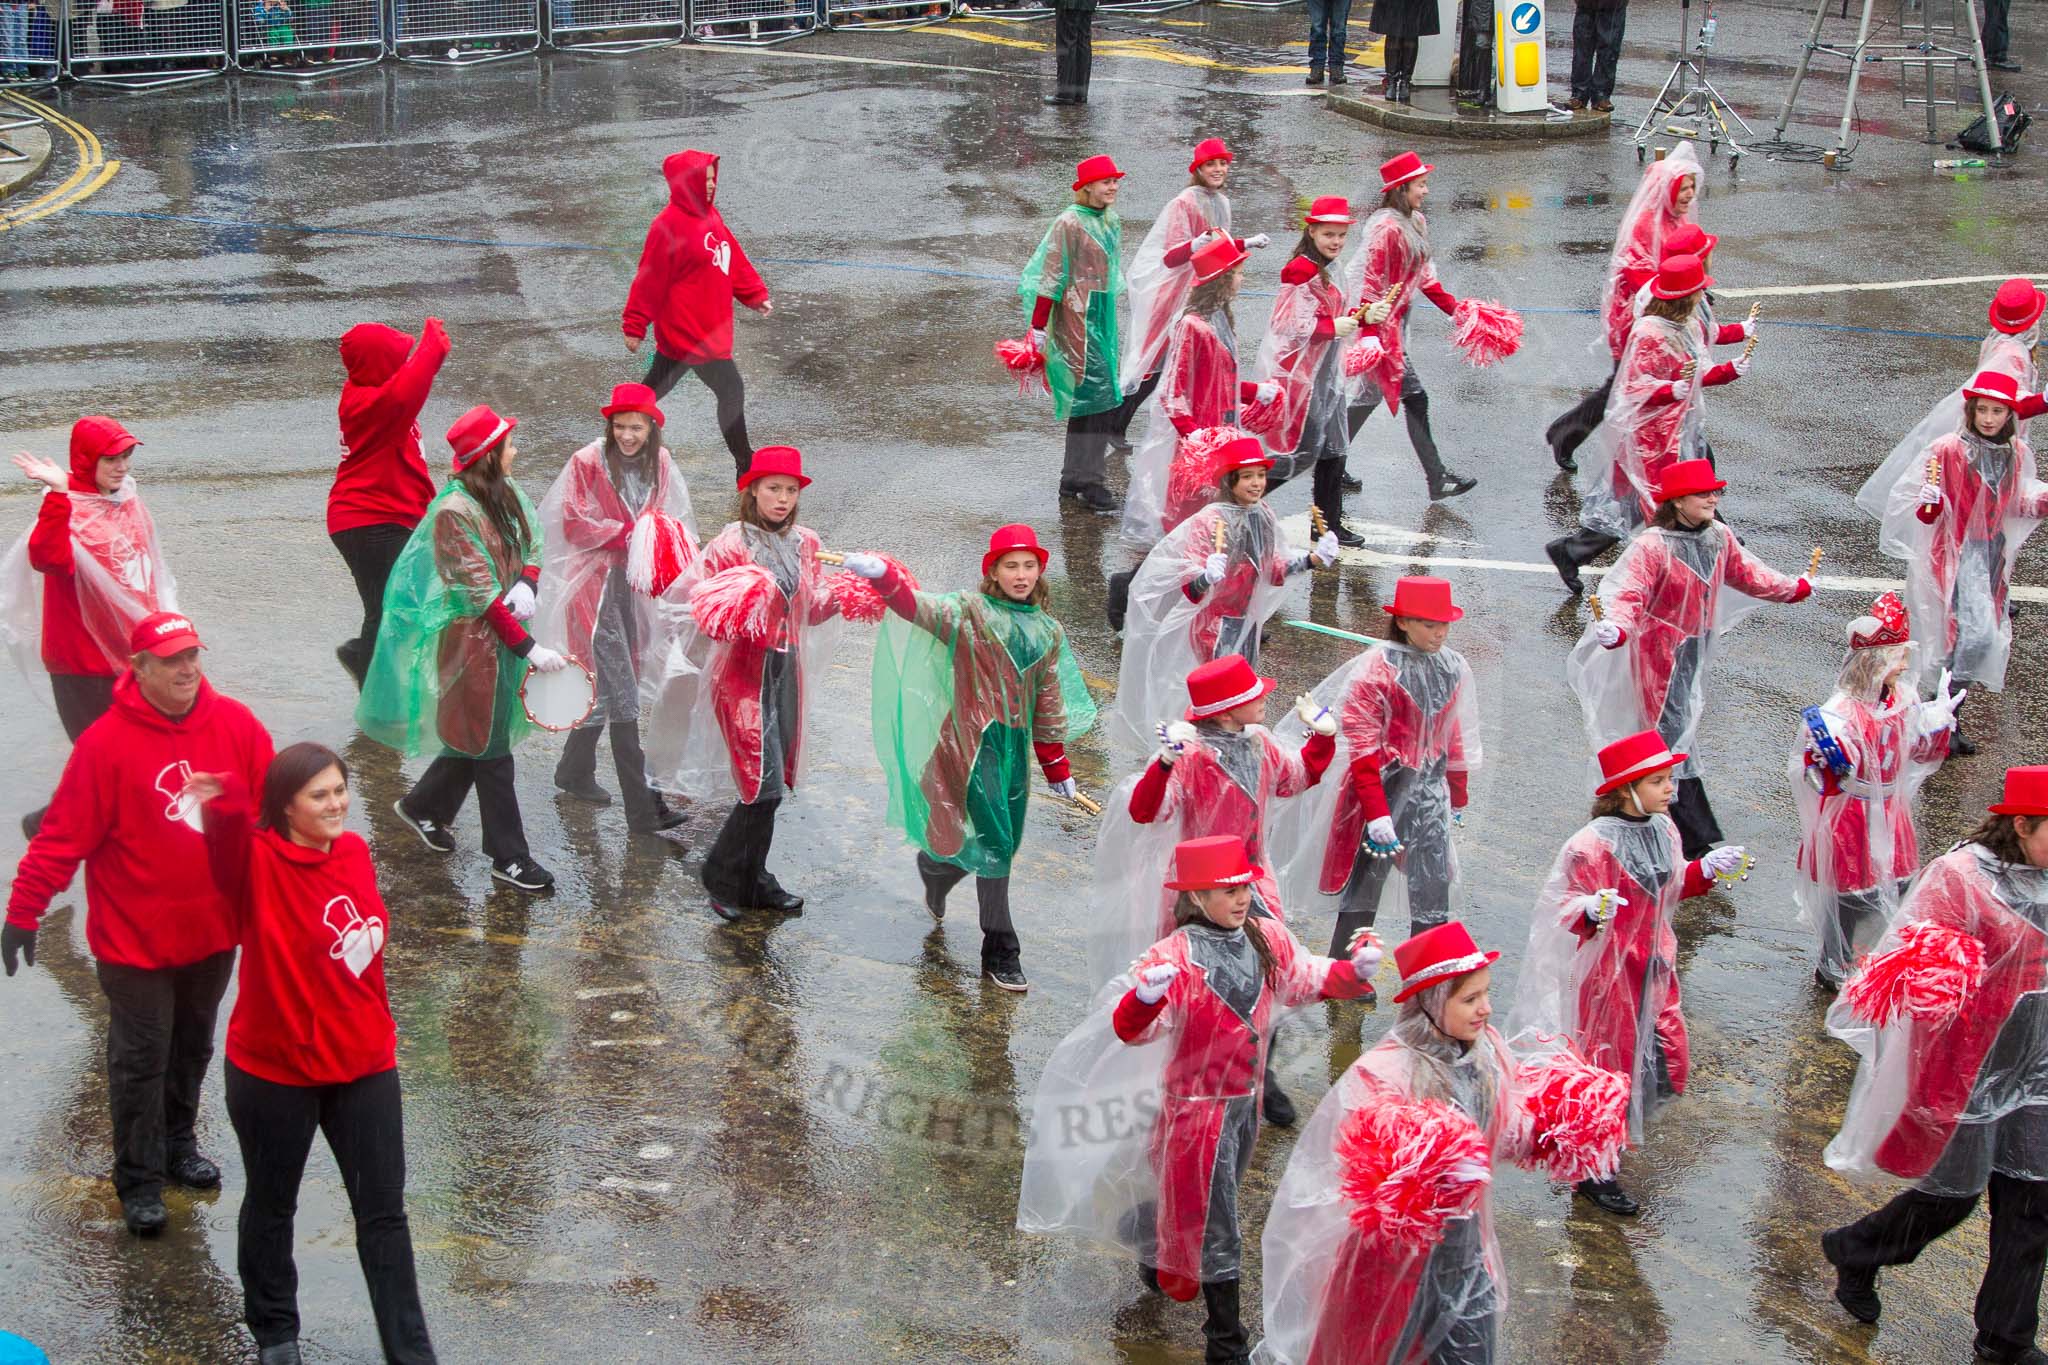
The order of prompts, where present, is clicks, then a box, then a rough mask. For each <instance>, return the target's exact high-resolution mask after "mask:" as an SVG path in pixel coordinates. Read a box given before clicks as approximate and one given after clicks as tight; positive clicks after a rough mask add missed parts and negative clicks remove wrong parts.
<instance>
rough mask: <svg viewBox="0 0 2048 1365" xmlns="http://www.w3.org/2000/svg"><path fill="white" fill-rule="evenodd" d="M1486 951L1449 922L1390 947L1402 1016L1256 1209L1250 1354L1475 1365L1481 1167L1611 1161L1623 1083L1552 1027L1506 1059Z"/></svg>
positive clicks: (1496, 1297)
mask: <svg viewBox="0 0 2048 1365" xmlns="http://www.w3.org/2000/svg"><path fill="white" fill-rule="evenodd" d="M1499 957H1500V954H1499V953H1497V952H1481V951H1480V949H1479V946H1478V945H1477V944H1476V943H1474V942H1473V941H1472V935H1471V934H1470V932H1468V931H1467V930H1466V928H1465V926H1464V925H1463V924H1462V923H1460V922H1458V921H1457V920H1451V921H1449V922H1447V923H1444V924H1440V925H1438V926H1436V927H1435V928H1433V929H1428V930H1425V931H1424V932H1422V933H1420V934H1417V935H1416V936H1415V937H1413V938H1411V939H1409V940H1408V941H1407V942H1405V943H1403V944H1402V945H1401V946H1400V947H1398V948H1396V949H1395V950H1394V962H1395V965H1396V966H1398V967H1399V968H1400V970H1401V989H1400V992H1399V993H1398V994H1396V995H1395V996H1394V999H1395V1001H1396V1002H1397V1003H1398V1004H1399V1005H1400V1007H1401V1010H1400V1016H1399V1018H1398V1019H1397V1020H1396V1021H1395V1024H1394V1027H1393V1028H1392V1029H1391V1030H1389V1031H1388V1033H1387V1036H1386V1037H1385V1038H1383V1039H1381V1040H1380V1042H1379V1044H1378V1045H1377V1046H1376V1047H1374V1048H1373V1049H1372V1050H1371V1051H1369V1052H1367V1053H1366V1054H1365V1055H1364V1056H1362V1057H1360V1058H1359V1059H1358V1060H1357V1061H1356V1062H1354V1063H1352V1065H1351V1068H1350V1069H1349V1070H1348V1071H1346V1072H1345V1073H1344V1075H1343V1076H1342V1077H1341V1078H1340V1079H1339V1080H1338V1082H1337V1084H1336V1085H1334V1086H1332V1087H1331V1089H1330V1093H1329V1094H1328V1095H1326V1096H1324V1097H1323V1102H1322V1103H1321V1104H1319V1105H1317V1106H1316V1112H1315V1115H1314V1116H1313V1117H1312V1118H1311V1119H1310V1120H1309V1122H1308V1127H1307V1128H1305V1129H1304V1130H1303V1131H1302V1135H1301V1140H1300V1141H1299V1142H1297V1143H1296V1144H1295V1146H1294V1151H1293V1153H1292V1154H1291V1155H1290V1156H1289V1158H1288V1161H1287V1171H1286V1174H1285V1175H1283V1176H1282V1177H1281V1178H1280V1188H1279V1190H1278V1192H1277V1193H1276V1194H1275V1195H1274V1197H1273V1208H1272V1212H1271V1213H1269V1214H1268V1215H1267V1217H1266V1230H1265V1235H1264V1238H1263V1239H1262V1243H1261V1245H1262V1247H1263V1249H1264V1252H1265V1270H1264V1290H1265V1294H1264V1297H1265V1322H1266V1337H1265V1339H1264V1340H1263V1341H1261V1342H1260V1343H1259V1348H1258V1350H1257V1351H1256V1352H1254V1353H1253V1357H1252V1358H1253V1359H1254V1360H1256V1361H1258V1362H1260V1363H1261V1365H1409V1362H1416V1361H1429V1362H1432V1365H1490V1362H1491V1361H1492V1360H1493V1359H1494V1354H1495V1349H1496V1344H1497V1342H1498V1338H1499V1332H1500V1320H1501V1317H1502V1315H1503V1314H1504V1313H1505V1312H1506V1310H1507V1304H1508V1295H1507V1287H1506V1284H1505V1282H1504V1280H1503V1276H1502V1263H1501V1254H1500V1244H1499V1242H1498V1241H1497V1240H1496V1239H1495V1237H1494V1232H1493V1200H1492V1197H1491V1187H1492V1176H1493V1169H1494V1167H1495V1165H1496V1164H1497V1163H1499V1162H1500V1161H1503V1160H1506V1161H1512V1162H1514V1163H1515V1164H1517V1165H1520V1166H1527V1167H1531V1168H1533V1169H1537V1170H1540V1171H1542V1172H1543V1173H1544V1174H1546V1175H1548V1176H1549V1177H1550V1178H1551V1179H1553V1180H1562V1181H1572V1180H1578V1179H1582V1178H1585V1177H1587V1176H1589V1175H1594V1174H1597V1173H1600V1172H1604V1171H1611V1170H1612V1169H1613V1168H1614V1165H1615V1163H1616V1162H1617V1161H1619V1160H1620V1156H1621V1148H1622V1143H1623V1140H1624V1138H1625V1136H1626V1133H1627V1126H1628V1116H1627V1110H1628V1092H1627V1083H1626V1082H1625V1081H1624V1080H1623V1079H1622V1078H1621V1077H1618V1076H1615V1075H1613V1074H1611V1073H1609V1072H1605V1071H1602V1070H1600V1069H1599V1068H1597V1067H1593V1066H1589V1065H1587V1063H1586V1062H1585V1061H1584V1060H1583V1059H1581V1058H1580V1057H1579V1056H1578V1055H1577V1054H1576V1053H1574V1052H1573V1051H1572V1050H1571V1048H1569V1047H1568V1046H1566V1045H1565V1044H1563V1043H1562V1042H1561V1041H1560V1040H1558V1039H1555V1038H1540V1037H1531V1038H1528V1039H1526V1040H1525V1039H1520V1038H1518V1039H1517V1040H1516V1044H1517V1050H1518V1051H1522V1053H1523V1055H1522V1056H1521V1058H1520V1059H1519V1063H1518V1059H1517V1057H1516V1056H1515V1055H1514V1054H1513V1053H1511V1052H1510V1050H1509V1047H1508V1045H1507V1044H1506V1043H1505V1042H1503V1041H1502V1040H1501V1036H1500V1034H1499V1033H1497V1032H1496V1031H1495V1030H1494V1028H1493V1026H1492V1024H1491V1022H1490V1020H1491V1019H1492V1015H1493V1004H1492V1000H1491V996H1490V990H1491V986H1492V975H1493V968H1492V964H1493V963H1494V962H1495V961H1497V960H1498V959H1499ZM1525 1043H1526V1050H1524V1048H1523V1045H1524V1044H1525Z"/></svg>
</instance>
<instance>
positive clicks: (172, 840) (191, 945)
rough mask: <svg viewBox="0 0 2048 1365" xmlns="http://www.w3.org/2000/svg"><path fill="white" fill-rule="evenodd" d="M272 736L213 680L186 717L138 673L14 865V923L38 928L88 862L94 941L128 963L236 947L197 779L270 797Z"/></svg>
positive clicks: (78, 755) (94, 732) (77, 748)
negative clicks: (210, 854) (210, 866)
mask: <svg viewBox="0 0 2048 1365" xmlns="http://www.w3.org/2000/svg"><path fill="white" fill-rule="evenodd" d="M270 759H271V744H270V733H269V732H268V731H267V730H265V729H264V728H263V725H262V722H260V721H258V720H257V719H256V717H255V716H254V715H253V714H252V713H251V712H250V710H249V708H248V707H246V706H244V705H242V703H240V702H238V701H235V700H234V699H232V698H230V697H224V696H222V695H221V694H220V693H218V692H216V691H214V690H213V685H212V684H211V683H208V682H204V681H202V682H201V683H200V684H199V695H198V697H197V698H196V699H195V700H194V701H193V703H192V709H191V710H190V711H188V712H186V713H185V714H184V715H183V716H181V717H179V718H178V719H176V720H173V719H171V718H170V717H169V716H166V715H164V714H163V713H162V712H161V711H158V710H157V709H156V708H155V707H154V706H151V705H150V704H149V700H148V698H146V697H144V696H143V695H142V688H141V686H140V685H139V684H138V683H137V682H136V681H135V675H134V674H133V673H123V674H122V675H121V677H120V679H119V680H118V681H116V682H115V684H114V705H113V708H112V709H111V710H109V711H108V712H107V713H106V714H105V715H103V716H101V717H100V718H99V719H98V720H96V721H94V722H93V723H92V724H91V725H90V726H89V727H87V729H86V731H85V733H84V734H81V735H80V736H79V737H78V743H77V744H75V745H74V746H72V750H71V758H70V761H69V762H67V763H66V764H65V765H64V777H63V779H62V780H61V781H60V782H58V784H57V794H56V795H55V796H54V797H52V798H51V799H50V809H49V812H48V813H47V814H46V815H44V817H43V825H42V828H41V829H40V830H39V831H38V832H37V834H36V837H35V838H34V839H32V840H30V841H29V846H28V852H27V853H25V854H23V855H22V859H21V866H20V867H18V868H17V869H15V873H14V888H13V890H12V891H11V892H10V893H9V895H8V900H7V922H8V923H9V924H12V925H14V926H16V927H17V928H21V929H30V930H33V929H34V928H35V927H36V926H37V925H38V924H39V923H40V922H41V921H42V917H43V912H44V911H45V910H46V909H48V908H49V904H50V901H51V900H52V899H53V898H54V897H56V896H57V895H58V894H60V893H61V892H62V891H63V890H64V888H65V887H67V886H69V885H70V884H71V876H72V873H74V872H76V871H77V870H78V865H79V864H80V863H81V862H82V863H84V864H85V904H86V921H85V941H86V945H87V947H89V948H90V949H91V951H92V955H93V956H94V957H95V958H98V959H99V960H101V961H103V962H113V963H118V964H120V965H122V966H127V967H143V968H151V969H157V968H164V967H182V966H185V965H187V964H190V963H193V962H197V961H199V960H200V959H202V958H206V957H211V956H213V955H214V954H215V953H221V952H226V951H228V950H229V949H231V948H233V947H234V946H235V922H234V915H233V911H232V910H231V909H230V907H229V904H228V901H227V898H226V897H224V896H222V895H221V893H220V892H219V891H218V890H217V889H216V888H215V887H214V885H213V883H212V881H211V880H210V879H209V878H208V877H207V876H206V875H205V874H204V871H203V869H204V868H205V867H206V841H205V838H204V837H203V836H202V835H201V833H200V821H199V810H200V807H199V805H198V804H197V803H196V802H193V801H189V800H186V799H183V798H182V797H181V796H180V795H179V793H180V792H181V791H183V789H184V786H185V781H186V779H187V778H189V777H190V776H191V775H192V774H193V773H196V772H211V773H227V774H229V775H231V776H232V777H233V778H235V779H236V780H237V781H239V782H240V783H242V785H243V788H244V790H248V791H260V790H261V789H262V786H263V775H264V773H265V772H266V771H267V770H268V769H269V767H270Z"/></svg>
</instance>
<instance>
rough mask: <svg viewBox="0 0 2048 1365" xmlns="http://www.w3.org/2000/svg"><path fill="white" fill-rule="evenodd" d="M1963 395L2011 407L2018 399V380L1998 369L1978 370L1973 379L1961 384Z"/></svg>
mask: <svg viewBox="0 0 2048 1365" xmlns="http://www.w3.org/2000/svg"><path fill="white" fill-rule="evenodd" d="M1963 397H1965V398H1988V399H1990V400H1991V401H1992V402H1994V403H2003V404H2005V405H2006V406H2007V407H2013V406H2015V405H2016V404H2018V402H2019V401H2020V381H2019V380H2017V379H2015V378H2013V377H2012V376H2011V375H2009V374H2006V373H2004V372H2003V371H2000V370H1979V371H1978V372H1977V377H1976V378H1975V379H1972V380H1971V381H1970V382H1969V383H1967V384H1965V385H1963Z"/></svg>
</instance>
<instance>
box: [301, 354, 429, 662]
mask: <svg viewBox="0 0 2048 1365" xmlns="http://www.w3.org/2000/svg"><path fill="white" fill-rule="evenodd" d="M408 352H409V353H410V354H408ZM447 359H448V332H447V329H445V328H444V327H442V325H441V319H439V318H428V319H427V325H426V327H425V329H424V330H423V331H422V332H421V334H420V341H419V345H418V347H417V348H415V347H414V345H413V339H412V338H411V337H409V336H407V335H406V334H405V333H404V332H401V331H399V330H398V329H397V328H396V327H386V326H385V325H384V324H383V323H381V322H359V323H357V324H356V325H355V326H353V327H351V328H349V329H348V330H347V331H346V332H343V333H342V334H341V363H342V366H343V367H344V368H345V369H346V370H347V371H348V378H347V379H346V380H345V381H344V382H343V383H342V386H341V404H340V407H339V410H338V413H337V416H338V417H339V419H340V422H341V448H342V456H341V463H340V464H338V465H336V466H335V469H334V485H333V487H331V488H329V489H328V490H327V538H328V539H329V540H331V541H333V542H334V548H335V549H337V550H339V551H340V552H341V558H342V562H343V563H345V564H347V565H348V571H349V574H350V575H351V576H352V577H353V578H354V579H355V581H356V594H357V596H359V597H361V598H362V599H363V624H362V628H361V629H360V630H359V631H358V632H357V633H356V636H355V638H354V639H351V640H345V641H343V642H342V643H341V644H340V645H339V646H338V647H337V648H336V649H335V651H334V657H335V658H337V659H339V660H341V666H342V667H343V668H345V669H347V670H348V671H349V676H350V677H352V678H354V679H355V680H356V686H358V687H361V686H362V685H363V675H364V673H366V672H367V671H368V670H369V667H370V656H371V654H373V653H374V652H375V651H376V648H377V626H378V623H379V622H380V621H382V620H383V618H384V580H385V579H387V578H389V577H390V576H391V566H392V565H393V564H395V563H396V562H397V561H398V552H399V551H400V550H402V549H404V548H405V542H406V540H407V538H408V537H410V536H411V535H412V528H413V527H415V526H417V525H419V524H420V518H421V517H423V516H425V515H426V511H427V504H428V503H430V502H432V501H433V500H434V494H435V493H437V492H438V491H440V490H439V489H437V488H436V487H435V485H434V476H433V475H432V474H430V473H428V472H427V462H426V458H425V457H424V456H423V455H421V453H420V409H422V408H424V407H425V406H426V405H427V395H428V394H429V393H430V392H432V390H433V387H434V376H435V375H437V374H439V373H440V371H441V364H442V362H443V361H445V360H447Z"/></svg>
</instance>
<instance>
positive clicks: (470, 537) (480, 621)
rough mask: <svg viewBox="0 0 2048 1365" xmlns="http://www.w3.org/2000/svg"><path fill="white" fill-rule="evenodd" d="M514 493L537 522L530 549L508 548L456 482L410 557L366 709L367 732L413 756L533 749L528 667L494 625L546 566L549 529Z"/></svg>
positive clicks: (387, 602)
mask: <svg viewBox="0 0 2048 1365" xmlns="http://www.w3.org/2000/svg"><path fill="white" fill-rule="evenodd" d="M510 486H511V488H512V491H513V493H514V494H515V495H516V496H517V497H518V499H519V507H520V510H521V511H522V512H524V513H525V514H526V524H527V526H528V528H529V531H530V543H529V544H527V545H526V546H524V547H519V546H514V545H510V544H508V543H507V542H506V540H505V538H504V537H503V536H501V535H500V534H498V528H497V526H496V525H495V524H494V523H493V522H492V521H491V519H490V517H489V515H488V514H487V513H485V511H484V509H483V507H482V505H481V504H479V503H478V502H477V501H476V499H475V498H473V497H471V496H470V494H469V490H468V489H466V488H464V487H463V485H462V480H461V479H459V478H451V479H450V480H449V481H448V483H447V485H446V486H445V487H443V488H442V489H441V492H440V495H439V496H438V497H436V498H435V499H434V501H433V502H432V503H431V504H429V505H428V507H427V514H426V516H425V517H423V518H421V520H420V524H419V525H418V526H417V527H415V528H414V529H413V533H412V539H410V540H408V541H406V543H405V548H404V549H403V550H401V551H399V553H398V562H397V563H396V564H394V565H392V567H391V577H390V578H389V579H388V580H386V582H385V584H384V621H383V624H382V625H381V626H379V627H378V629H377V653H376V655H375V657H373V658H372V659H371V660H370V671H369V675H368V676H367V677H366V678H364V680H363V695H362V698H361V700H359V701H358V702H357V703H356V724H357V725H359V726H361V727H362V730H363V733H364V734H366V735H368V736H370V738H372V739H374V740H376V741H378V742H379V743H381V744H388V745H390V746H391V747H392V748H394V749H397V750H398V751H399V752H401V753H406V754H441V753H444V752H445V753H452V754H460V755H463V756H464V757H468V758H498V757H501V756H502V755H505V754H508V753H510V752H511V751H512V750H513V748H515V747H516V746H517V745H518V743H519V742H520V741H521V740H522V739H524V738H526V733H527V731H528V730H529V729H530V728H531V724H532V723H531V722H530V721H528V720H527V718H526V708H525V706H524V705H522V704H521V702H520V700H519V688H520V685H521V684H522V683H523V682H524V681H525V679H526V663H525V661H524V660H522V659H521V658H520V657H519V656H518V655H516V654H514V653H513V652H512V651H511V650H509V649H507V648H505V646H504V645H503V644H502V643H501V642H500V641H499V639H498V634H497V632H496V631H495V630H493V629H492V628H491V623H490V622H489V621H488V620H486V619H485V617H484V612H485V611H486V610H488V609H489V607H490V605H491V604H492V603H493V602H495V601H497V600H498V599H499V598H500V597H502V596H503V595H504V594H505V592H506V590H507V589H509V588H510V587H511V586H512V585H513V584H514V583H515V582H517V581H518V579H519V576H520V574H521V573H522V572H524V570H525V569H526V567H527V566H528V565H535V566H537V565H539V563H540V555H541V529H540V518H539V517H538V516H536V515H535V513H534V510H533V504H532V503H531V502H529V501H527V497H526V494H525V493H524V492H522V491H520V489H519V487H518V485H516V484H512V485H510Z"/></svg>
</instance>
